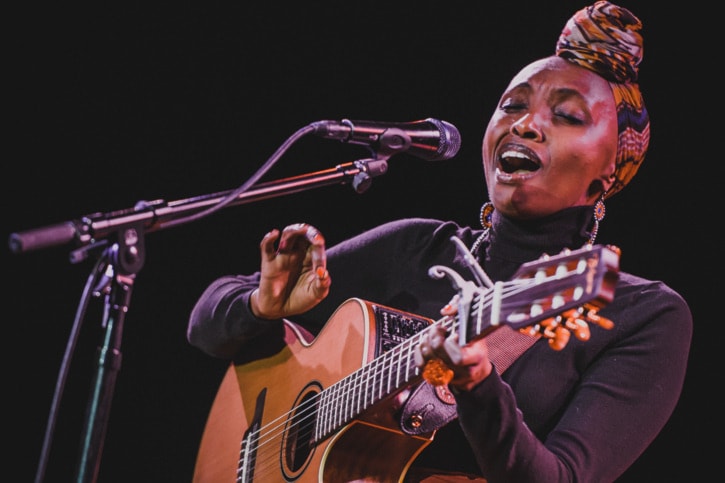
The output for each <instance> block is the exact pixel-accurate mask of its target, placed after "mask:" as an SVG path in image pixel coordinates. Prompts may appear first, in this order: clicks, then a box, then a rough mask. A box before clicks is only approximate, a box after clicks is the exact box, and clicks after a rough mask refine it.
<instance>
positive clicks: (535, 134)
mask: <svg viewBox="0 0 725 483" xmlns="http://www.w3.org/2000/svg"><path fill="white" fill-rule="evenodd" d="M511 132H512V133H513V134H515V135H516V136H519V137H522V138H524V139H532V140H534V141H543V140H544V133H543V131H542V130H541V128H540V127H539V125H538V124H537V123H536V122H534V116H533V114H531V113H527V114H524V115H523V116H522V117H521V118H519V119H518V120H517V121H516V122H514V123H513V124H511Z"/></svg>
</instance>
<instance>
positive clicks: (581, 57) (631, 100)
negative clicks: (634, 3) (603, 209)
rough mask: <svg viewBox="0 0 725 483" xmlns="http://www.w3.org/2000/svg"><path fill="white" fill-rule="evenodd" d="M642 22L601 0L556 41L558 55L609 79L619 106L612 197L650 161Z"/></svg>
mask: <svg viewBox="0 0 725 483" xmlns="http://www.w3.org/2000/svg"><path fill="white" fill-rule="evenodd" d="M641 29H642V22H641V21H640V20H639V19H638V18H637V17H635V16H634V15H633V14H632V13H631V12H630V11H629V10H627V9H625V8H622V7H619V6H617V5H614V4H613V3H610V2H608V1H604V0H600V1H597V2H595V3H594V4H592V5H590V6H588V7H585V8H583V9H581V10H579V11H578V12H576V13H575V14H574V16H573V17H571V18H570V19H569V21H568V22H567V23H566V25H565V26H564V29H563V30H562V32H561V35H560V36H559V40H558V42H557V44H556V55H558V56H559V57H562V58H564V59H566V60H568V61H570V62H573V63H575V64H578V65H580V66H582V67H585V68H587V69H589V70H591V71H593V72H596V73H597V74H599V75H600V76H602V77H603V78H604V79H606V80H607V81H609V85H610V86H611V88H612V93H613V94H614V103H615V105H616V106H617V126H618V140H617V159H616V170H615V173H614V176H615V181H614V183H613V184H612V186H611V187H610V188H609V190H608V191H607V194H606V197H609V196H612V195H613V194H614V193H616V192H618V191H620V190H621V189H622V188H624V187H625V186H626V185H627V184H628V183H629V182H630V180H631V179H632V177H634V175H635V174H636V173H637V170H638V169H639V166H640V164H642V161H644V156H645V154H646V153H647V148H648V146H649V115H648V114H647V109H646V108H645V106H644V100H643V99H642V93H641V92H640V90H639V85H638V84H637V74H638V71H639V63H640V62H641V61H642V52H643V45H642V36H641V35H640V33H639V31H640V30H641Z"/></svg>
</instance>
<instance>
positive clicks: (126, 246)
mask: <svg viewBox="0 0 725 483" xmlns="http://www.w3.org/2000/svg"><path fill="white" fill-rule="evenodd" d="M388 158H389V156H387V157H382V158H369V159H363V160H357V161H353V162H350V163H345V164H341V165H338V166H336V167H335V168H330V169H325V170H321V171H316V172H311V173H307V174H302V175H298V176H294V177H290V178H283V179H279V180H276V181H271V182H265V183H258V184H256V185H252V186H251V187H250V188H248V189H246V190H244V191H242V192H239V193H237V192H238V191H240V190H233V191H232V190H230V191H222V192H217V193H211V194H207V195H202V196H197V197H193V198H187V199H182V200H177V201H172V202H166V201H164V200H155V201H150V202H149V201H140V202H138V203H136V205H135V206H134V207H133V208H129V209H124V210H119V211H114V212H108V213H94V214H91V215H87V216H83V217H81V218H80V219H76V220H70V221H66V222H63V223H58V224H54V225H48V226H45V227H41V228H35V229H31V230H27V231H22V232H17V233H13V234H11V235H10V238H9V245H10V249H11V251H13V252H14V253H22V252H28V251H32V250H38V249H41V248H46V247H50V246H55V245H61V244H66V243H70V242H75V243H76V244H78V245H81V248H79V249H76V250H73V251H72V252H71V254H70V261H71V263H78V262H80V261H82V260H85V259H87V258H88V257H89V256H90V254H92V253H95V252H97V251H99V250H102V253H101V255H100V257H99V261H98V264H97V265H96V267H101V269H100V270H98V269H97V270H98V274H99V277H98V281H97V282H96V283H95V288H94V290H93V293H94V295H96V296H100V295H103V296H104V298H105V302H104V313H103V325H102V327H103V328H104V329H105V332H104V334H103V340H102V342H101V345H100V346H99V348H98V357H97V359H96V373H95V375H94V380H93V383H92V387H91V394H90V397H89V401H88V406H87V408H86V421H85V424H84V429H83V436H82V439H81V452H80V457H79V462H78V470H77V475H76V477H77V482H78V483H83V482H93V481H96V478H97V475H98V470H99V468H100V458H101V453H102V450H103V442H104V437H105V433H106V428H107V423H108V417H109V413H110V406H111V401H112V398H113V391H114V387H115V383H116V375H117V374H118V371H119V370H120V367H121V338H122V332H123V324H124V317H125V314H126V312H127V311H128V308H129V305H130V301H131V292H132V289H133V283H134V280H135V278H136V275H137V274H138V272H139V271H140V269H141V268H142V266H143V264H144V260H145V243H144V237H145V234H146V233H151V232H154V231H158V230H161V229H164V228H168V227H171V226H176V225H179V224H181V223H185V222H188V221H192V220H195V219H196V218H195V217H194V215H195V214H196V215H197V216H198V215H206V214H210V213H211V212H212V211H214V210H215V207H226V206H236V205H240V204H245V203H250V202H253V201H258V200H263V199H268V198H273V197H278V196H282V195H287V194H291V193H297V192H301V191H305V190H308V189H312V188H318V187H322V186H329V185H333V184H348V183H350V184H352V186H353V188H354V189H355V191H357V192H358V193H362V192H364V191H366V190H367V189H368V188H369V187H370V185H371V183H372V178H373V177H375V176H380V175H382V174H385V172H387V169H388V165H387V159H388ZM203 210H206V211H203ZM106 237H111V238H112V239H115V242H114V243H112V244H110V245H109V242H108V241H107V240H103V238H106ZM103 267H105V269H104V268H103ZM101 273H103V275H100V274H101ZM51 427H52V425H51ZM47 442H48V441H46V443H47ZM46 448H47V446H44V452H45V450H46ZM43 464H44V463H43V462H41V470H44V468H43ZM40 474H41V475H42V471H41V472H40ZM36 483H39V482H38V481H37V480H36Z"/></svg>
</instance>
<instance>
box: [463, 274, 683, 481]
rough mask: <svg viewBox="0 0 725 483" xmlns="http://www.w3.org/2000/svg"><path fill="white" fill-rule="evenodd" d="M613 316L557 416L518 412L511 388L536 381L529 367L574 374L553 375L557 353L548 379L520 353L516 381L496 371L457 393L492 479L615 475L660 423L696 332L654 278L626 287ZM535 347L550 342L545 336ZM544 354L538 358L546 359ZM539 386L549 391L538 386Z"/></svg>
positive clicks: (469, 434) (677, 389) (674, 397)
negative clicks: (612, 325) (546, 417)
mask: <svg viewBox="0 0 725 483" xmlns="http://www.w3.org/2000/svg"><path fill="white" fill-rule="evenodd" d="M611 313H614V314H616V320H617V321H618V325H617V322H615V329H614V333H613V334H611V336H610V337H607V338H602V339H606V342H598V341H589V342H585V343H583V344H582V346H581V347H584V348H586V347H587V344H590V343H591V344H593V345H592V348H591V349H589V348H587V349H583V350H585V351H589V352H588V353H587V355H586V356H581V357H580V358H581V359H584V358H586V362H585V363H578V362H577V358H576V357H579V356H576V357H574V358H573V361H574V362H573V364H574V365H575V366H576V365H577V364H580V365H579V366H578V367H577V371H576V372H572V374H575V375H574V376H571V377H572V378H578V379H577V380H576V381H575V382H574V383H573V384H572V387H571V389H570V391H569V393H568V394H567V396H566V397H565V398H564V403H563V404H562V405H561V407H560V409H559V411H557V412H556V413H555V415H554V417H553V418H552V421H551V423H546V424H544V425H542V424H541V420H538V418H539V415H536V414H524V413H522V411H521V410H520V409H519V408H520V407H521V404H520V402H521V401H518V402H517V394H515V393H516V391H515V389H512V387H513V388H516V387H517V386H516V385H517V383H521V379H520V378H519V376H521V377H525V378H527V379H526V380H527V381H531V380H533V379H530V378H531V373H532V372H534V373H536V374H537V377H540V378H541V379H543V381H542V382H540V383H539V384H549V385H553V383H552V381H553V379H549V381H548V382H544V381H546V377H553V378H556V377H561V378H564V377H570V375H567V371H566V370H565V369H562V372H563V373H562V374H560V375H559V374H557V375H555V376H552V375H551V374H550V373H551V372H553V373H556V371H557V369H558V368H557V367H556V365H555V364H556V362H555V361H556V355H553V356H551V359H550V360H549V361H547V362H552V364H551V366H552V367H549V369H547V371H548V372H549V375H544V376H543V377H542V376H541V372H540V369H541V368H540V367H539V368H538V369H539V372H537V368H533V367H530V366H529V364H528V361H527V360H526V359H525V358H524V361H523V362H522V365H523V366H527V367H523V368H522V367H521V365H520V366H519V367H517V371H518V374H516V372H517V371H514V372H515V374H514V375H513V376H511V380H510V381H504V378H502V377H501V376H499V375H498V374H497V373H493V374H492V375H491V376H489V377H488V378H487V379H486V380H484V381H483V382H482V383H481V384H479V385H478V386H477V387H476V388H474V389H473V390H472V391H470V392H460V393H458V394H457V397H456V399H457V403H458V414H459V423H460V425H461V427H462V429H463V432H464V434H465V435H466V438H467V439H468V441H469V444H470V445H471V446H472V448H473V451H474V455H475V458H476V460H477V463H478V465H479V467H480V468H481V470H482V472H483V475H484V476H485V477H486V478H488V480H489V481H491V482H496V483H505V482H520V481H526V482H533V483H536V482H546V483H551V482H570V481H592V482H594V481H596V482H610V481H614V480H616V478H618V477H619V476H620V475H621V474H622V473H624V471H625V470H626V469H627V468H628V467H629V466H630V465H631V464H632V463H633V462H634V461H635V460H636V459H637V458H638V457H639V456H640V455H641V454H642V452H643V451H644V450H645V449H646V448H647V447H648V446H649V445H650V443H651V442H652V441H653V440H654V438H655V437H656V436H657V434H658V433H659V432H660V431H661V430H662V428H663V427H664V425H665V423H666V422H667V420H668V419H669V417H670V416H671V414H672V411H673V410H674V408H675V406H676V404H677V401H678V399H679V396H680V393H681V390H682V385H683V381H684V377H685V370H686V366H687V359H688V354H689V347H690V341H691V336H692V316H691V313H690V310H689V307H688V306H687V305H686V303H685V302H684V300H683V299H682V298H681V297H680V296H679V295H678V294H677V293H675V292H673V291H672V290H671V289H669V288H668V287H667V286H665V285H664V284H661V283H657V282H653V283H650V284H647V285H644V286H638V287H632V288H631V289H625V290H624V292H623V293H622V294H621V295H620V296H619V298H618V302H617V304H616V306H615V307H614V308H613V310H612V312H610V314H611ZM602 334H603V332H599V333H598V334H597V335H602ZM540 342H543V341H540ZM599 344H601V346H599ZM538 350H539V351H546V350H550V349H549V348H548V347H545V343H544V346H541V345H539V347H538ZM540 356H541V353H539V354H538V355H537V357H533V358H532V360H534V361H538V363H539V364H541V359H542V358H541V357H540ZM536 363H537V362H534V364H536ZM512 367H513V366H512ZM524 373H527V375H522V374H524ZM504 375H505V376H508V374H506V373H505V374H504ZM509 383H510V384H511V385H509ZM527 384H528V383H527ZM531 384H537V382H532V383H531ZM528 391H529V394H535V392H536V391H531V389H528ZM539 391H540V392H542V393H543V392H545V391H546V390H545V389H544V388H543V387H542V386H540V387H539ZM527 407H529V411H531V406H527ZM529 419H530V420H531V422H532V423H533V424H534V425H535V427H536V430H534V429H532V428H530V425H529V424H527V420H529ZM549 425H550V426H551V427H550V429H549V427H548V426H549Z"/></svg>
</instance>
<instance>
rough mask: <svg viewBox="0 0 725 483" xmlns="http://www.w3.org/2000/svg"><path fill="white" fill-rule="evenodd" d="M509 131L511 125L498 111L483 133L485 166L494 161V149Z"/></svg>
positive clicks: (482, 151) (482, 146) (482, 148)
mask: <svg viewBox="0 0 725 483" xmlns="http://www.w3.org/2000/svg"><path fill="white" fill-rule="evenodd" d="M508 132H509V125H508V123H507V122H506V121H505V119H503V117H502V116H501V115H500V114H499V111H496V112H495V113H494V114H493V116H491V120H490V121H489V122H488V126H486V132H485V133H484V135H483V141H482V143H481V154H482V157H483V163H484V166H489V165H490V164H491V162H492V161H493V151H494V149H495V148H496V143H497V141H498V140H499V139H500V138H501V137H502V136H504V135H506V133H508Z"/></svg>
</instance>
